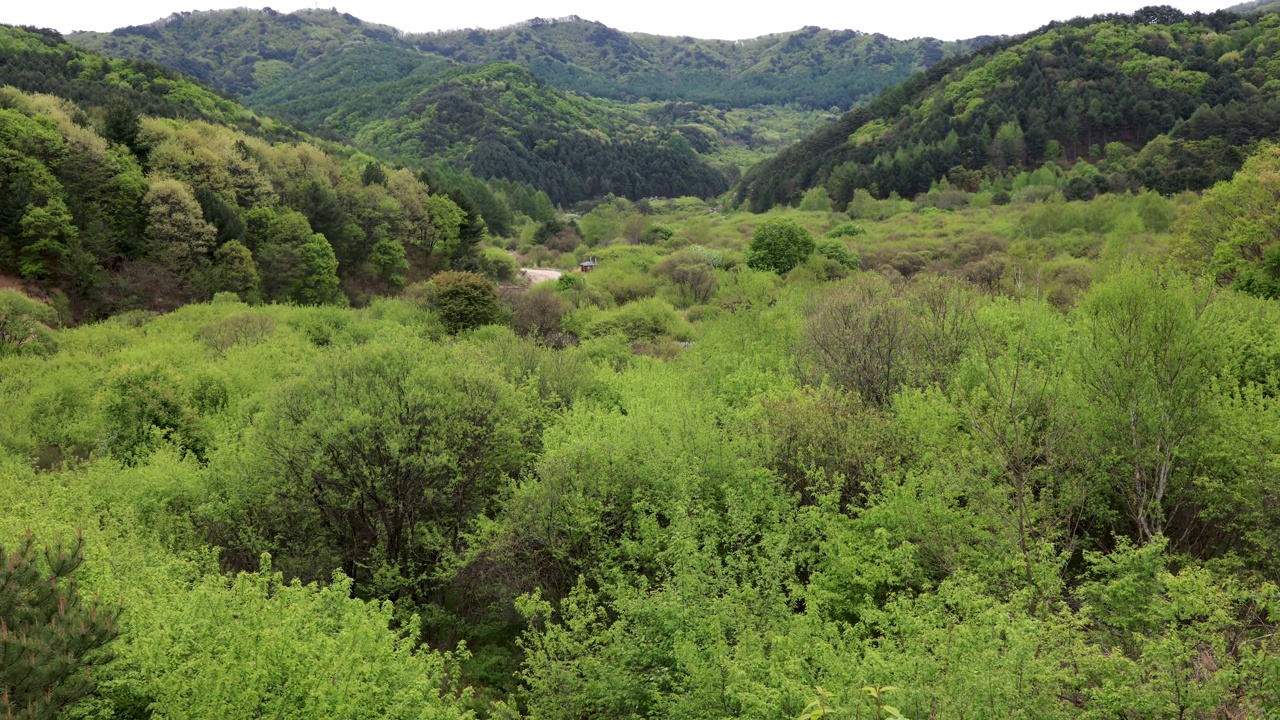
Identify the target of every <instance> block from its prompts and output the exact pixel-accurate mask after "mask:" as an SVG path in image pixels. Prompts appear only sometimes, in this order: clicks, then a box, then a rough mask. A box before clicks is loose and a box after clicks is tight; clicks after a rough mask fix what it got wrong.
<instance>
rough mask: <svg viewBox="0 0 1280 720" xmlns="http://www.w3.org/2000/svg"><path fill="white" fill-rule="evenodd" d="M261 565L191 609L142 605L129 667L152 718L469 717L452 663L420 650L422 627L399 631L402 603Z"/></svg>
mask: <svg viewBox="0 0 1280 720" xmlns="http://www.w3.org/2000/svg"><path fill="white" fill-rule="evenodd" d="M261 567H262V569H261V570H260V571H259V572H256V573H242V574H240V575H237V576H235V577H234V578H224V577H221V576H218V575H208V576H206V577H205V578H203V579H202V580H200V581H199V582H197V583H196V584H195V586H194V587H192V588H191V590H190V591H189V592H187V593H185V594H184V596H183V597H182V599H181V602H180V603H172V602H170V600H169V599H168V598H162V599H159V601H153V602H148V601H146V600H144V599H142V598H138V599H135V601H134V604H133V607H132V612H134V613H139V614H143V615H145V616H147V618H148V622H147V624H146V626H145V627H142V628H139V631H138V632H137V633H136V634H135V635H134V636H133V638H132V643H133V644H135V645H136V646H137V647H138V652H137V653H136V654H134V655H132V656H131V658H130V659H131V661H132V663H133V664H134V665H135V667H136V673H137V677H138V678H139V687H138V688H137V690H138V691H140V692H142V693H145V694H147V695H149V696H150V697H152V698H153V704H152V705H151V709H152V712H153V713H155V714H154V715H153V717H159V718H205V719H207V720H219V719H220V718H228V717H253V716H256V715H262V716H264V717H275V718H295V719H296V720H312V719H313V718H322V717H323V718H420V719H422V720H446V719H450V718H458V719H461V718H465V717H468V716H469V714H468V713H466V712H463V711H462V710H461V708H460V702H459V698H457V697H453V696H451V695H450V693H451V691H452V688H450V679H449V677H450V675H449V673H450V667H449V666H450V665H451V664H452V662H453V657H452V656H451V655H441V654H436V653H432V652H430V651H426V650H422V649H417V648H416V642H415V638H416V635H417V631H418V624H417V621H416V619H415V620H414V621H411V622H410V623H409V624H408V626H407V627H404V628H401V629H399V630H394V629H392V627H391V622H392V607H391V604H390V603H382V604H379V603H376V602H375V603H365V602H362V601H360V600H354V599H352V598H351V581H350V580H348V579H347V578H345V577H343V576H342V575H341V574H337V575H335V576H334V578H333V581H332V582H331V583H329V584H328V585H326V586H323V587H321V586H318V585H302V584H300V583H297V582H293V583H287V582H285V581H284V578H283V577H282V576H281V575H280V574H279V573H273V572H272V571H271V563H270V558H268V557H264V558H263V561H262V563H261ZM465 697H466V696H465V694H464V695H463V697H462V699H463V700H465Z"/></svg>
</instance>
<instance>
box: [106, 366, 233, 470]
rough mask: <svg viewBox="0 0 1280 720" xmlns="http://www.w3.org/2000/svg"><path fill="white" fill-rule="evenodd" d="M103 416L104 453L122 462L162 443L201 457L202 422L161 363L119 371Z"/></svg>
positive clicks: (205, 440) (142, 455)
mask: <svg viewBox="0 0 1280 720" xmlns="http://www.w3.org/2000/svg"><path fill="white" fill-rule="evenodd" d="M103 416H104V418H105V420H106V426H107V438H106V443H105V444H106V449H107V452H108V453H110V454H111V456H112V457H114V458H116V459H118V460H120V461H122V462H125V463H137V462H140V461H142V460H144V459H145V458H146V456H147V455H149V454H150V453H151V452H152V451H154V450H155V449H156V448H158V447H159V446H160V445H161V444H163V443H171V444H172V445H173V446H174V447H176V448H177V449H179V450H180V451H183V452H190V453H192V454H194V455H195V456H196V457H197V458H203V457H204V453H205V450H206V448H207V445H208V440H209V439H208V436H207V434H206V431H205V428H204V425H203V423H202V422H201V421H200V418H199V416H197V415H196V414H195V413H193V412H192V411H191V410H190V409H188V408H187V406H186V404H185V403H184V402H183V398H182V394H181V393H180V392H179V391H178V386H177V383H175V382H174V380H173V379H172V378H171V377H170V376H169V375H168V373H166V372H165V371H163V370H162V369H160V368H159V367H156V366H150V367H132V368H126V369H124V370H122V371H121V372H119V373H118V374H117V375H116V376H115V377H114V378H113V379H112V381H111V383H110V385H109V386H108V395H107V399H106V401H105V403H104V405H103Z"/></svg>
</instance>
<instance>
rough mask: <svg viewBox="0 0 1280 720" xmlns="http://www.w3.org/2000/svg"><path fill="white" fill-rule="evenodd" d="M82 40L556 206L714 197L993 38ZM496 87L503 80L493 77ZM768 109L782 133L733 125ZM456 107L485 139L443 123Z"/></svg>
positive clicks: (150, 29) (508, 32) (194, 28)
mask: <svg viewBox="0 0 1280 720" xmlns="http://www.w3.org/2000/svg"><path fill="white" fill-rule="evenodd" d="M73 39H74V41H75V42H77V43H80V44H82V45H83V46H85V47H88V48H90V49H93V50H97V51H101V52H104V53H106V54H108V55H113V56H121V57H133V58H141V59H147V60H152V61H155V62H159V63H163V64H165V65H167V66H170V67H174V68H177V69H180V70H183V71H185V72H189V73H191V74H192V75H194V76H195V77H198V78H200V79H202V80H205V81H206V82H209V83H211V84H213V85H214V86H216V87H218V88H220V89H222V90H224V91H226V92H229V93H234V94H235V95H237V96H238V97H241V98H243V100H244V102H245V103H246V104H247V105H249V106H250V107H253V108H256V109H258V110H259V111H262V112H266V113H270V114H273V115H277V116H280V117H283V118H285V119H288V120H290V121H292V122H295V123H298V124H300V125H301V126H303V127H305V128H307V129H309V130H311V131H313V132H316V133H318V134H320V135H321V136H324V137H334V138H345V139H349V140H356V141H357V142H361V143H365V142H368V143H372V145H371V146H370V147H374V148H376V149H377V150H379V151H381V152H384V153H387V154H389V155H391V156H393V157H397V158H400V159H401V160H403V161H406V162H409V161H417V160H420V159H421V158H423V157H424V156H430V157H433V158H437V159H444V158H447V159H448V160H449V161H451V162H452V163H454V164H455V165H458V166H460V167H463V168H467V169H469V170H471V171H473V172H475V173H477V174H479V175H481V176H484V177H503V178H507V179H513V180H525V181H529V180H530V179H532V178H537V180H538V184H539V187H540V188H542V189H544V190H546V191H547V192H548V194H549V195H551V196H552V198H553V199H554V200H555V201H556V202H562V203H564V202H574V201H578V200H583V199H588V198H592V197H599V196H601V195H605V194H608V193H610V192H612V193H615V194H619V195H625V196H628V197H632V198H640V197H645V196H649V195H661V196H669V197H675V196H681V195H697V196H702V197H708V196H712V195H716V194H719V193H720V192H722V191H723V190H724V189H725V188H726V187H727V184H728V182H729V181H731V180H735V179H736V178H737V177H738V176H739V174H740V172H741V171H742V170H744V169H746V167H748V166H750V165H751V164H753V163H754V162H756V161H758V160H759V159H761V158H763V157H767V156H768V155H769V154H771V153H772V152H775V151H777V150H779V149H781V148H782V147H785V146H786V145H787V144H788V143H789V142H791V141H793V140H795V139H796V138H798V137H799V136H801V135H802V134H803V133H804V132H806V131H808V130H809V129H811V128H812V127H814V126H815V125H816V124H817V123H819V122H821V121H822V120H824V119H825V118H826V117H827V115H828V114H829V113H831V112H833V111H834V112H839V111H840V110H842V109H844V108H848V107H851V106H853V105H854V104H855V103H857V102H859V101H861V100H863V99H865V98H868V97H871V96H872V95H873V94H874V93H875V92H877V91H879V90H880V89H881V88H883V87H885V86H887V85H890V84H893V83H895V82H898V81H900V80H901V79H903V78H906V77H908V76H910V74H911V73H913V72H915V71H916V70H918V69H920V68H922V67H925V66H927V65H929V64H931V63H934V62H937V61H938V60H940V59H942V58H943V57H944V56H946V55H949V54H953V53H956V52H962V51H964V50H965V49H967V48H968V47H971V46H977V45H980V44H981V43H982V42H984V40H975V41H971V42H963V43H941V42H938V41H934V40H928V39H922V40H912V41H905V42H904V41H897V40H890V39H889V38H885V37H883V36H878V35H866V34H862V33H855V32H852V31H844V32H832V31H826V30H819V29H817V28H806V29H804V30H801V31H798V32H795V33H787V34H783V35H774V36H767V37H764V38H757V39H755V40H750V41H743V42H727V41H705V40H694V39H692V38H663V37H657V36H648V35H637V34H627V33H620V32H618V31H615V30H612V29H610V28H607V27H605V26H603V25H601V24H599V23H593V22H588V21H584V20H580V19H577V18H570V19H566V20H563V21H545V20H534V21H530V22H528V23H522V24H520V25H516V26H512V27H509V28H504V29H501V30H493V31H480V30H476V31H459V32H452V33H439V34H433V35H418V36H415V35H405V34H401V33H399V32H397V31H395V30H393V29H391V28H387V27H384V26H379V25H373V24H369V23H364V22H362V21H360V20H358V19H357V18H355V17H353V16H351V15H346V14H339V13H337V12H335V11H300V12H297V13H293V14H289V15H283V14H280V13H276V12H274V11H270V10H264V11H254V10H232V11H216V12H199V13H183V14H179V15H174V16H171V17H169V18H167V19H165V20H162V21H159V22H156V23H153V24H151V25H144V26H135V27H130V28H122V29H119V30H116V31H114V32H112V33H79V34H76V35H74V36H73ZM491 65H499V66H503V67H504V68H505V69H502V70H489V69H486V68H488V66H491ZM515 66H518V67H519V68H521V69H522V71H523V72H524V73H525V74H524V75H519V74H517V73H513V71H512V68H513V67H515ZM495 74H497V75H503V76H504V77H506V78H508V80H509V82H508V81H503V82H502V83H496V84H495V83H493V82H490V81H489V80H487V79H484V78H492V77H494V76H495ZM534 78H536V80H535V79H534ZM588 96H594V97H588ZM442 103H443V104H442ZM762 104H763V107H764V108H765V111H764V114H765V115H766V116H770V117H773V118H776V119H777V121H778V122H776V123H774V126H775V127H777V128H780V130H781V131H780V132H775V130H774V128H770V129H769V130H768V131H766V132H753V129H752V128H749V127H743V123H742V122H741V119H740V118H734V117H730V116H731V115H733V113H734V112H735V111H738V110H739V109H741V108H745V107H748V106H761V105H762ZM464 106H465V107H464ZM784 106H785V107H784ZM441 108H443V109H444V110H446V113H445V115H446V117H445V121H444V122H440V123H438V124H437V123H435V120H436V119H439V118H440V116H438V115H436V114H435V111H436V110H439V109H441ZM424 111H425V112H427V114H428V115H430V116H431V118H432V120H430V121H428V120H427V119H426V118H425V117H424V116H423V112H424ZM448 111H455V112H453V116H454V117H459V116H460V115H459V113H461V116H467V117H469V118H470V119H472V120H474V121H475V122H476V123H477V126H476V127H470V126H464V125H459V124H458V123H454V122H449V121H448V120H447V116H448V115H449V112H448ZM549 118H559V119H554V120H549ZM685 141H688V142H685ZM587 155H590V156H591V157H592V158H594V159H588V158H586V157H585V156H587ZM713 168H714V170H713ZM584 173H585V174H587V175H603V176H602V177H584ZM717 175H718V177H717Z"/></svg>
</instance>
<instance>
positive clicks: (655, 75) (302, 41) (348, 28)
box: [72, 9, 991, 109]
mask: <svg viewBox="0 0 1280 720" xmlns="http://www.w3.org/2000/svg"><path fill="white" fill-rule="evenodd" d="M72 39H73V41H74V42H76V43H77V44H80V45H83V46H85V47H87V48H90V49H93V50H98V51H101V52H104V53H106V54H108V55H112V56H121V57H134V58H140V59H147V60H154V61H156V62H159V63H161V64H164V65H166V66H169V67H174V68H177V69H180V70H182V71H183V72H187V73H189V74H191V75H193V76H195V77H197V78H200V79H202V80H204V81H206V82H209V83H211V84H213V85H214V86H216V87H219V88H222V89H224V90H226V91H227V92H231V93H235V94H236V95H239V96H248V95H251V94H252V93H254V92H257V91H261V90H266V89H268V88H272V87H275V86H278V85H280V83H281V81H282V80H283V77H284V75H285V74H287V73H289V72H291V71H298V70H302V69H303V68H304V67H306V66H307V65H308V64H309V63H312V62H314V61H316V60H320V61H322V62H325V61H330V60H332V59H333V56H334V55H336V54H337V52H338V51H342V52H347V51H350V50H354V49H358V48H366V49H367V48H368V47H369V46H377V47H379V48H382V49H383V50H384V51H385V50H387V49H388V48H395V49H396V50H398V51H400V52H397V53H393V54H395V55H397V56H399V57H400V58H402V59H404V61H405V63H406V64H405V66H404V67H402V68H399V69H398V70H397V71H396V73H395V77H396V78H397V79H398V78H402V77H404V76H405V75H407V74H408V73H409V72H411V71H412V70H413V67H411V66H412V65H413V64H412V63H411V62H409V58H411V57H418V58H420V62H429V61H432V60H434V61H437V62H438V61H440V60H442V59H447V60H449V61H451V62H453V63H456V64H460V65H487V64H489V63H494V62H514V63H516V64H519V65H521V66H523V67H525V68H527V69H529V70H531V71H533V72H534V74H535V75H537V76H538V77H540V78H542V79H544V80H546V81H548V82H550V83H551V84H552V85H553V86H555V87H557V88H559V89H561V90H569V91H573V92H578V93H582V94H588V95H593V96H597V97H605V98H612V99H617V100H626V101H632V100H637V99H640V98H648V99H652V100H674V101H688V102H696V103H702V104H712V105H728V106H733V107H746V106H751V105H786V104H792V105H800V106H802V107H806V108H821V109H827V108H829V107H832V106H835V107H838V108H848V107H851V106H852V105H853V104H854V103H856V102H858V101H859V100H862V99H865V98H868V97H870V96H871V95H873V94H874V93H875V92H877V91H879V90H880V89H881V88H883V87H885V86H888V85H892V84H895V83H897V82H900V81H901V80H904V79H906V78H907V77H909V76H910V75H911V74H912V73H914V72H916V71H917V70H920V69H921V68H924V67H928V66H929V65H932V64H934V63H936V62H938V61H940V60H942V59H943V58H944V57H947V56H950V55H955V54H961V53H964V52H967V51H968V50H970V49H972V48H975V47H979V46H981V45H983V44H985V43H986V42H988V41H989V40H990V39H991V38H977V39H974V40H968V41H962V42H942V41H939V40H934V39H932V38H921V39H915V40H906V41H903V40H894V39H892V38H888V37H885V36H883V35H878V34H875V35H873V34H867V33H860V32H855V31H852V30H839V31H837V30H823V29H820V28H816V27H807V28H804V29H801V30H798V31H795V32H789V33H780V34H776V35H766V36H764V37H759V38H755V39H751V40H741V41H728V40H699V39H695V38H690V37H679V38H676V37H663V36H658V35H646V34H641V33H625V32H621V31H618V30H614V29H612V28H609V27H606V26H605V25H602V24H601V23H598V22H592V21H589V20H583V19H581V18H578V17H570V18H565V19H561V20H541V19H534V20H530V21H528V22H525V23H520V24H517V25H513V26H510V27H506V28H502V29H498V30H458V31H451V32H444V33H432V34H425V35H412V34H405V33H401V32H399V31H397V30H395V29H393V28H389V27H386V26H382V25H375V24H372V23H366V22H363V21H361V20H359V19H357V18H355V17H354V16H352V15H349V14H340V13H337V12H335V11H332V10H318V11H306V10H304V11H299V12H296V13H292V14H287V15H286V14H281V13H277V12H275V11H272V10H263V11H257V10H248V9H239V10H225V11H213V12H195V13H178V14H175V15H172V16H170V17H168V18H166V19H164V20H160V21H157V22H155V23H152V24H150V25H139V26H133V27H127V28H120V29H118V30H115V31H113V32H111V33H91V32H86V33H77V34H75V35H74V36H72ZM384 57H385V56H384ZM389 69H390V65H384V66H382V67H378V68H365V69H364V70H367V71H368V72H370V73H371V74H370V75H364V76H363V77H364V79H369V78H378V77H379V75H378V74H379V73H382V72H384V71H386V70H389ZM353 79H354V78H353ZM381 79H384V80H385V79H393V78H392V77H391V76H389V75H382V76H381ZM292 82H296V78H295V80H294V81H292ZM299 96H301V93H299Z"/></svg>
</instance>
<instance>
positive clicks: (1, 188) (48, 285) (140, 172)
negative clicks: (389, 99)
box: [0, 26, 549, 322]
mask: <svg viewBox="0 0 1280 720" xmlns="http://www.w3.org/2000/svg"><path fill="white" fill-rule="evenodd" d="M0 86H3V87H0V197H2V198H3V204H2V205H0V278H3V279H5V281H6V283H8V282H20V283H22V284H25V285H26V286H27V287H28V288H31V289H33V290H34V291H37V292H38V293H39V294H41V295H43V296H45V297H47V298H49V299H50V300H51V301H52V302H53V304H54V306H56V308H57V309H58V311H59V312H60V313H61V315H62V317H61V320H62V321H63V322H71V321H77V320H82V319H86V318H94V317H100V316H103V315H109V314H115V313H119V312H123V311H128V310H172V309H174V308H176V307H179V306H181V305H183V304H186V303H189V302H195V301H200V300H206V299H208V298H210V297H212V296H213V295H214V294H215V293H218V292H234V293H237V294H238V295H239V296H240V297H242V298H245V299H255V300H272V301H278V302H286V301H287V302H297V303H304V304H323V303H338V304H345V303H346V302H348V301H349V300H351V301H357V302H364V301H365V300H366V299H367V298H368V296H370V295H371V294H380V293H388V292H395V291H398V290H399V289H400V288H402V287H403V286H404V285H405V284H406V283H407V282H410V281H412V280H414V279H418V278H421V277H424V276H426V275H427V274H429V273H431V272H433V271H435V270H438V269H443V268H448V267H455V268H462V267H465V268H468V269H484V263H483V262H482V258H480V256H479V254H478V250H477V248H476V244H477V242H478V241H479V240H481V239H482V237H483V235H484V234H485V225H484V221H483V220H482V219H481V211H480V210H478V209H477V208H476V207H475V206H474V205H472V204H471V202H470V200H469V199H468V197H467V195H468V194H467V193H465V192H459V191H456V190H453V189H454V188H459V187H464V186H465V185H466V182H465V181H462V180H460V179H458V178H450V180H451V182H449V183H447V184H446V185H444V186H441V187H438V188H436V191H437V193H439V192H440V191H444V190H453V192H452V194H453V195H454V196H455V197H456V200H455V199H454V198H451V197H449V196H447V195H444V194H432V193H431V188H429V187H428V186H427V185H425V184H424V183H423V182H422V181H421V179H420V178H419V177H418V176H416V175H415V174H414V173H412V172H410V171H409V170H404V169H398V170H397V169H393V168H390V167H387V168H383V167H382V166H381V165H379V164H378V163H377V162H376V161H374V160H373V159H372V158H370V157H369V156H367V155H361V154H359V153H356V152H355V151H354V150H352V149H351V148H349V147H345V146H341V145H336V144H332V143H327V144H326V143H320V142H319V141H316V140H315V139H314V138H309V137H307V136H305V135H303V134H301V133H299V132H297V131H295V130H292V129H290V128H288V127H287V126H284V125H281V124H280V123H278V122H276V121H273V120H270V119H264V118H261V117H259V116H258V115H255V114H254V113H253V112H251V111H249V110H247V109H245V108H243V107H241V106H240V105H238V104H236V103H235V102H233V101H231V100H228V99H226V98H223V97H220V96H218V95H216V94H214V93H213V92H212V91H210V90H208V89H206V88H205V87H203V86H201V85H198V84H196V83H195V82H193V81H191V80H189V79H186V78H184V77H181V76H179V75H177V74H176V73H174V72H173V71H171V70H167V69H164V68H162V67H160V66H158V65H154V64H141V63H137V62H134V61H127V60H109V59H107V58H104V57H101V56H96V55H92V54H88V53H85V52H84V51H82V50H79V49H78V48H76V47H74V46H72V45H69V44H67V43H65V42H62V41H60V39H59V38H58V37H56V36H53V35H49V34H42V33H38V32H32V31H28V30H23V29H18V28H12V27H8V26H0ZM472 184H473V185H474V180H473V181H472ZM481 189H482V190H483V186H481ZM509 190H510V194H512V195H516V194H519V189H518V188H509ZM472 194H475V193H474V192H473V193H472ZM481 194H482V195H483V194H484V193H481ZM543 201H544V202H546V198H545V196H544V197H543ZM459 203H461V204H459ZM547 204H548V205H549V203H547ZM508 213H509V211H508ZM506 263H507V264H508V265H509V264H510V261H509V260H507V261H506Z"/></svg>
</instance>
